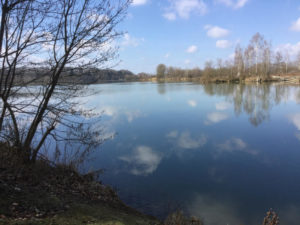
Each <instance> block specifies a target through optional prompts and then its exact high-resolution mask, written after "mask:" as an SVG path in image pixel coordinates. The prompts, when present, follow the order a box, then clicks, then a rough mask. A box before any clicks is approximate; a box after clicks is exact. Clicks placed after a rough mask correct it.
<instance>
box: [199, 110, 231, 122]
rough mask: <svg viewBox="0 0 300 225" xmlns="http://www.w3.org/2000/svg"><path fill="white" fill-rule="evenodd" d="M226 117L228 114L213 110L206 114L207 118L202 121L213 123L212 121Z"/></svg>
mask: <svg viewBox="0 0 300 225" xmlns="http://www.w3.org/2000/svg"><path fill="white" fill-rule="evenodd" d="M226 119H228V115H227V114H225V113H221V112H213V113H210V114H208V115H207V119H206V121H205V122H204V123H205V124H207V125H209V124H213V123H219V122H221V121H223V120H226Z"/></svg>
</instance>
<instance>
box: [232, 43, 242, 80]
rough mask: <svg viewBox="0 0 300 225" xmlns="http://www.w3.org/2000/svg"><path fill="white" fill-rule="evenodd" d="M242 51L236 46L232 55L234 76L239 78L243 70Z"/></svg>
mask: <svg viewBox="0 0 300 225" xmlns="http://www.w3.org/2000/svg"><path fill="white" fill-rule="evenodd" d="M243 63H244V61H243V50H242V48H241V46H240V45H239V44H238V45H237V46H236V48H235V54H234V66H235V68H236V76H237V77H240V76H241V73H242V70H243Z"/></svg>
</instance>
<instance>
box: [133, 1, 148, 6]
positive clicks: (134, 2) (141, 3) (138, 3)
mask: <svg viewBox="0 0 300 225" xmlns="http://www.w3.org/2000/svg"><path fill="white" fill-rule="evenodd" d="M146 3H147V0H133V2H132V3H131V4H132V5H133V6H138V5H144V4H146Z"/></svg>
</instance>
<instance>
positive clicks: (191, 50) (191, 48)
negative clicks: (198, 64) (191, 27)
mask: <svg viewBox="0 0 300 225" xmlns="http://www.w3.org/2000/svg"><path fill="white" fill-rule="evenodd" d="M197 50H198V47H197V46H196V45H191V46H190V47H188V49H187V50H186V52H187V53H195V52H196V51H197Z"/></svg>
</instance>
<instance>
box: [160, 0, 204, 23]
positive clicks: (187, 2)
mask: <svg viewBox="0 0 300 225" xmlns="http://www.w3.org/2000/svg"><path fill="white" fill-rule="evenodd" d="M169 2H170V3H171V5H170V7H169V8H168V9H167V12H166V13H165V14H164V15H163V16H164V17H165V18H166V19H168V20H175V19H176V18H177V17H180V18H183V19H188V18H189V17H190V15H191V14H192V13H194V14H200V15H203V14H205V13H206V12H207V6H206V4H205V3H204V2H203V0H175V1H169Z"/></svg>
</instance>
